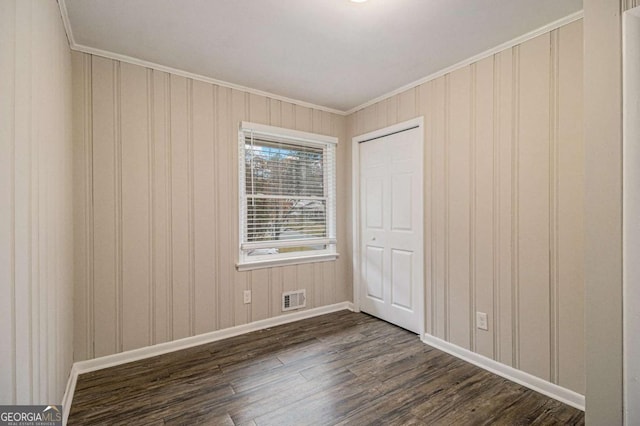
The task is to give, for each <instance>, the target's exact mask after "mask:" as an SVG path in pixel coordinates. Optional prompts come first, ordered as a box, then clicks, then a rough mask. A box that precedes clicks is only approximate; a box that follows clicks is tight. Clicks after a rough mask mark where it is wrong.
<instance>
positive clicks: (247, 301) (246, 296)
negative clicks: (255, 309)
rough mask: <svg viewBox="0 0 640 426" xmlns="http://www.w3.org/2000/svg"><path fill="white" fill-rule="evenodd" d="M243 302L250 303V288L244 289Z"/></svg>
mask: <svg viewBox="0 0 640 426" xmlns="http://www.w3.org/2000/svg"><path fill="white" fill-rule="evenodd" d="M244 303H251V290H245V291H244Z"/></svg>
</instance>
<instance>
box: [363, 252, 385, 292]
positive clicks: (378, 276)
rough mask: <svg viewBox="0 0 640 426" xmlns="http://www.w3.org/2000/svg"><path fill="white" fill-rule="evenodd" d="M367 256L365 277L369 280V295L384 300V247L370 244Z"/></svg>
mask: <svg viewBox="0 0 640 426" xmlns="http://www.w3.org/2000/svg"><path fill="white" fill-rule="evenodd" d="M366 258H367V261H366V263H365V266H366V270H365V277H366V281H367V296H368V297H372V298H374V299H378V300H383V299H384V296H383V290H382V283H383V282H384V278H383V274H384V249H383V248H381V247H372V246H368V247H367V255H366Z"/></svg>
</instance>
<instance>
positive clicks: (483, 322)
mask: <svg viewBox="0 0 640 426" xmlns="http://www.w3.org/2000/svg"><path fill="white" fill-rule="evenodd" d="M476 327H478V328H479V329H480V330H489V320H488V319H487V314H486V313H484V312H476Z"/></svg>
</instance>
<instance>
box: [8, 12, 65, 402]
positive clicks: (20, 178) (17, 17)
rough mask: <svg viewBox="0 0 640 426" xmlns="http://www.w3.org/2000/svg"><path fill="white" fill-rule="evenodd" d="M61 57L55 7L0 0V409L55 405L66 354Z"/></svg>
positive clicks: (60, 31) (60, 27) (62, 46)
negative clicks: (5, 405) (12, 405)
mask: <svg viewBox="0 0 640 426" xmlns="http://www.w3.org/2000/svg"><path fill="white" fill-rule="evenodd" d="M71 162H72V152H71V54H70V51H69V46H68V44H67V38H66V35H65V32H64V27H63V25H62V19H61V17H60V11H59V9H58V5H57V4H56V2H55V1H53V0H49V1H40V0H38V1H32V0H19V1H16V0H2V1H0V336H1V339H2V342H1V343H0V404H50V403H54V402H55V403H60V402H61V401H62V395H63V393H64V390H65V385H66V383H67V378H68V376H69V371H70V368H71V362H72V356H73V355H72V350H73V337H72V332H73V327H72V320H73V277H72V274H73V245H72V242H73V239H72V232H73V231H72V210H71V206H72V201H71V197H72V190H71V185H72V175H71V169H72V168H71Z"/></svg>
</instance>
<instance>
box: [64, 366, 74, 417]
mask: <svg viewBox="0 0 640 426" xmlns="http://www.w3.org/2000/svg"><path fill="white" fill-rule="evenodd" d="M77 382H78V370H77V369H76V366H75V364H74V365H72V366H71V371H70V372H69V380H67V388H66V389H65V390H64V396H63V397H62V424H63V425H64V426H66V425H67V420H69V413H70V412H71V401H73V394H74V392H75V391H76V383H77Z"/></svg>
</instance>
